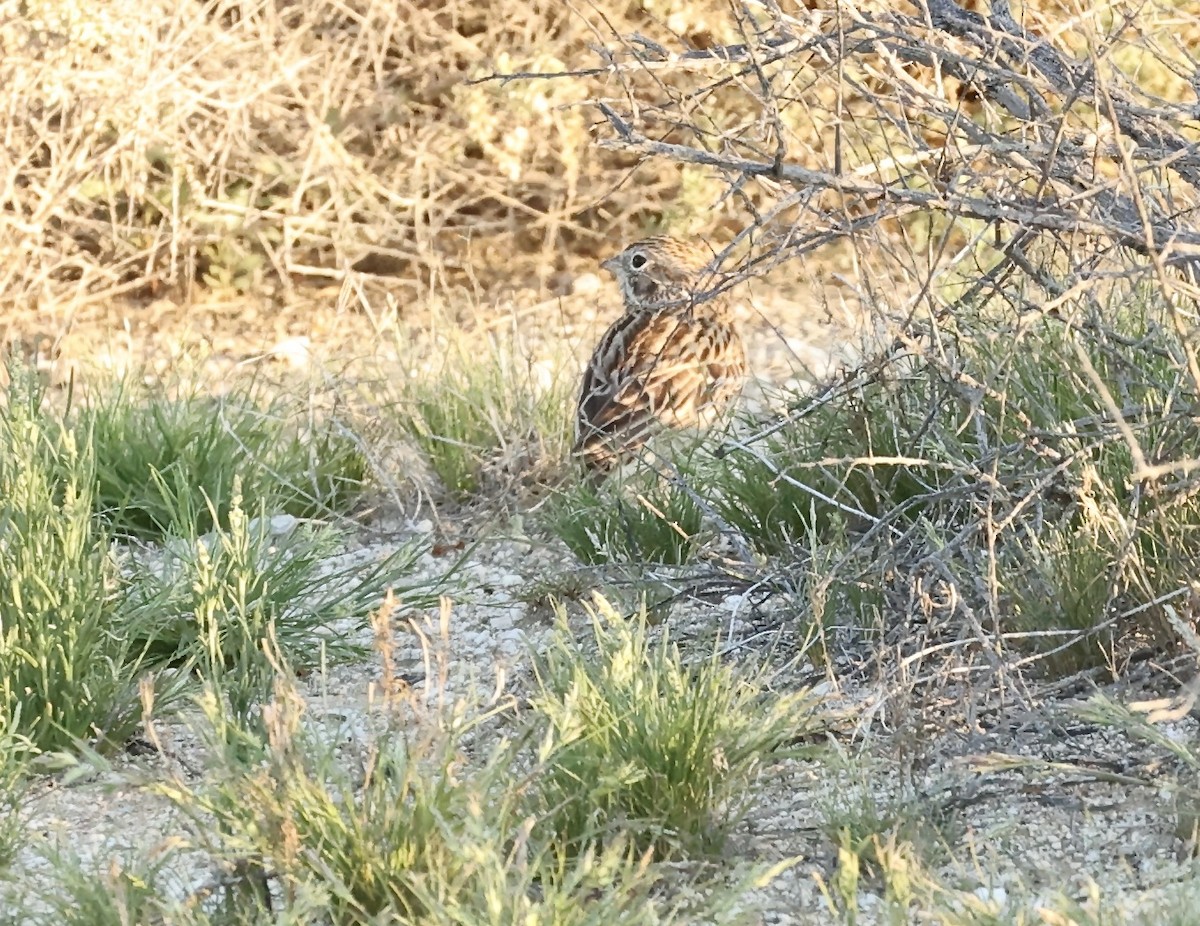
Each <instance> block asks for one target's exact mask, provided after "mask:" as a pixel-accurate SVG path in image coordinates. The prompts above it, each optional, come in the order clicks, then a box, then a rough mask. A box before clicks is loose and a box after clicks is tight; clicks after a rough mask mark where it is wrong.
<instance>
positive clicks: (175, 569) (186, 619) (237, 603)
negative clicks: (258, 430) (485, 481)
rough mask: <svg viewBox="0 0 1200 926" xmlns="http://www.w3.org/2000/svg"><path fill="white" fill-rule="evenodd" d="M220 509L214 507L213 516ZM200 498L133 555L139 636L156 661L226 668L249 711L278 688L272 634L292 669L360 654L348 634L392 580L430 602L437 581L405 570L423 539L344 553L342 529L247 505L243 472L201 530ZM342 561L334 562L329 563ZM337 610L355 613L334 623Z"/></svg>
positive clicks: (243, 710) (418, 602)
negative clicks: (151, 549)
mask: <svg viewBox="0 0 1200 926" xmlns="http://www.w3.org/2000/svg"><path fill="white" fill-rule="evenodd" d="M213 516H214V514H213V512H212V511H211V509H210V512H209V519H211V518H212V517H213ZM209 519H206V520H205V521H204V522H201V521H200V519H199V518H198V513H197V512H196V511H194V510H192V509H184V510H181V511H177V512H175V514H174V516H173V519H172V536H170V537H169V538H168V540H167V543H166V546H165V548H164V549H163V550H161V551H159V552H158V553H157V554H156V555H155V556H154V557H152V558H149V559H145V558H139V559H135V560H134V561H133V562H132V563H131V565H130V568H129V571H128V572H129V578H128V585H127V593H128V596H129V602H130V608H131V610H132V612H133V613H134V614H135V615H136V621H135V622H134V624H133V627H135V628H136V630H135V632H136V634H137V635H139V636H138V641H139V643H140V645H141V647H142V649H143V650H144V651H145V652H146V654H147V656H148V658H149V659H150V660H151V661H152V663H153V664H154V665H159V666H186V667H188V668H194V669H196V670H198V671H199V672H200V674H201V676H202V677H203V678H206V679H209V680H216V679H220V680H221V681H222V682H223V685H222V687H223V691H224V695H225V698H226V699H227V702H228V705H229V707H230V708H231V709H232V710H233V711H234V713H235V714H236V715H237V716H238V717H241V718H245V717H246V716H248V715H249V714H250V713H251V712H252V711H255V710H256V709H257V705H258V704H260V703H261V702H263V701H265V700H266V699H267V697H268V696H269V694H270V691H271V685H272V679H273V678H274V675H275V671H276V667H275V666H274V665H273V663H272V661H271V660H270V659H268V658H267V656H266V655H265V654H264V649H263V647H264V643H269V644H270V649H271V650H273V651H274V652H277V653H278V655H279V657H280V659H281V660H282V661H283V662H284V663H285V664H287V665H289V666H291V667H293V668H295V669H307V668H312V667H314V666H316V665H318V664H319V663H321V662H323V661H324V660H325V659H326V658H332V659H342V660H344V659H346V658H350V657H356V656H357V657H361V656H363V655H365V654H366V652H367V651H368V647H367V645H366V642H365V641H363V640H359V641H354V640H347V639H346V635H347V633H348V632H349V631H350V630H351V629H353V628H354V627H355V626H357V627H358V628H359V629H365V628H366V626H367V618H368V616H369V615H370V613H371V612H372V610H373V609H375V608H376V607H377V606H378V605H379V604H380V602H381V601H383V599H384V596H385V595H386V594H387V593H388V592H389V591H392V592H394V593H395V594H397V595H399V596H400V598H401V599H402V600H403V603H404V607H406V608H414V607H417V608H419V607H429V606H432V605H433V604H434V603H435V601H436V599H437V589H436V586H437V585H438V584H439V583H427V584H422V583H412V582H408V581H407V579H408V577H409V575H410V574H411V573H412V570H413V567H414V566H415V563H416V561H417V559H418V558H419V557H420V555H421V554H422V552H423V551H424V545H423V542H413V543H410V544H407V545H404V546H401V547H399V548H398V549H396V550H394V551H392V552H390V553H387V554H386V555H382V556H379V557H375V558H373V559H371V560H367V561H365V562H363V561H360V558H351V559H350V561H348V562H344V563H343V564H340V565H339V564H336V559H334V554H335V553H336V552H337V551H338V550H339V549H340V548H341V546H342V540H343V538H342V534H341V532H340V531H338V530H336V529H334V528H331V527H327V526H323V525H310V524H304V523H298V524H286V525H284V528H285V530H284V531H283V532H281V533H277V532H276V530H275V522H274V521H273V520H272V519H271V518H268V517H267V516H265V514H263V513H262V511H261V509H260V513H259V516H258V517H255V518H251V517H249V516H248V515H247V513H246V512H245V511H244V510H243V508H242V502H241V498H240V495H239V494H238V485H237V483H236V481H235V484H234V492H233V496H232V498H231V505H230V509H229V513H228V515H227V518H226V520H227V521H228V527H226V528H218V529H216V530H214V531H212V532H211V533H210V534H209V535H207V536H203V537H201V536H199V534H198V532H199V528H200V524H201V523H208V520H209ZM331 563H334V565H331ZM339 621H346V622H348V624H347V625H346V626H343V627H341V628H340V630H337V631H335V630H334V629H333V626H334V625H336V624H337V622H339Z"/></svg>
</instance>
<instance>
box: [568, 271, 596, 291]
mask: <svg viewBox="0 0 1200 926" xmlns="http://www.w3.org/2000/svg"><path fill="white" fill-rule="evenodd" d="M601 285H602V283H601V280H600V277H599V276H597V275H596V274H594V273H581V274H579V276H577V277H575V281H574V282H573V283H572V284H571V295H572V296H590V295H592V294H593V293H598V292H599V291H600V287H601Z"/></svg>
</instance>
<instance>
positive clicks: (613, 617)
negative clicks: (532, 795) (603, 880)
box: [532, 596, 819, 858]
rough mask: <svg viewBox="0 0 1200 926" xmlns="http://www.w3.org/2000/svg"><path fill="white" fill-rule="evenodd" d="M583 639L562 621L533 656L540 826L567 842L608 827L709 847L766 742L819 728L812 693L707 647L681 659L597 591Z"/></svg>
mask: <svg viewBox="0 0 1200 926" xmlns="http://www.w3.org/2000/svg"><path fill="white" fill-rule="evenodd" d="M590 642H591V643H592V644H593V645H594V646H595V648H596V650H597V651H596V652H590V651H588V649H586V648H584V647H582V646H581V645H580V644H577V643H576V642H575V641H574V640H573V638H572V637H570V636H569V635H568V634H567V633H566V632H565V631H564V632H563V633H561V634H560V635H559V637H558V640H557V642H556V643H555V644H554V645H553V646H552V647H551V648H550V649H549V651H548V652H547V653H546V655H545V657H544V659H543V660H542V662H541V664H540V666H539V668H538V684H539V690H538V693H537V694H536V695H535V696H534V698H533V699H532V703H533V707H534V710H535V711H536V712H537V713H538V714H539V715H540V717H541V721H540V723H541V726H542V727H543V730H542V733H543V739H542V743H543V745H542V748H541V750H540V760H541V763H542V766H543V768H542V769H541V770H540V773H539V775H538V777H537V781H536V795H537V796H536V799H535V800H536V808H537V811H536V812H537V814H538V816H539V820H540V823H539V826H540V827H542V828H544V830H545V831H546V832H549V833H551V834H553V836H552V837H551V838H552V840H553V841H554V842H555V843H556V844H557V845H559V846H560V847H562V848H563V849H565V850H566V851H568V852H571V851H579V850H581V849H582V848H584V847H586V846H588V845H590V844H592V843H595V842H597V841H599V842H601V843H603V842H605V841H607V840H610V839H616V838H628V839H630V840H632V843H633V845H634V847H635V848H636V849H637V851H639V852H642V851H652V852H653V853H654V854H655V855H656V856H657V857H661V858H677V857H681V856H684V857H691V856H696V855H708V854H713V853H717V852H719V851H720V849H721V846H722V845H723V844H724V841H725V838H726V836H727V834H728V832H729V827H730V825H731V822H732V821H733V820H735V819H736V818H737V816H738V813H739V811H740V810H741V809H742V807H743V806H744V805H745V802H746V800H747V793H748V790H749V788H750V785H751V783H752V782H753V780H754V778H755V775H756V774H757V772H758V771H759V770H760V769H761V768H762V767H763V764H764V763H765V762H766V761H767V760H768V757H769V756H770V754H771V753H772V751H774V750H775V749H777V748H778V747H780V746H781V745H783V744H784V743H787V742H789V741H792V740H795V739H797V738H800V737H803V736H805V735H807V734H809V733H812V732H813V731H815V730H816V729H817V728H818V726H819V722H818V720H817V718H816V702H815V700H814V698H813V697H812V696H811V695H809V694H808V693H807V692H805V691H801V692H797V693H793V694H790V695H784V696H776V695H770V694H768V693H767V691H766V687H765V681H764V680H763V679H762V678H759V677H755V676H747V675H741V674H739V673H738V672H737V671H736V670H734V669H732V668H730V667H728V666H725V665H723V664H722V663H721V661H720V657H719V656H718V655H716V654H715V653H714V655H713V656H712V657H710V658H708V659H706V660H704V661H703V662H701V663H699V664H697V665H689V664H687V663H685V662H684V660H683V657H682V656H681V655H680V653H679V650H678V649H677V648H676V647H675V646H674V645H673V644H672V643H671V642H670V640H669V639H668V637H667V636H666V634H665V633H664V634H663V635H662V637H661V638H660V639H659V640H658V641H653V640H652V639H651V637H650V633H649V631H648V628H647V624H646V617H645V614H644V613H642V614H641V615H639V616H638V618H636V619H635V620H633V621H632V622H629V621H627V620H626V619H625V618H624V617H623V616H621V615H619V614H618V613H616V612H615V611H614V610H613V608H612V606H611V605H609V604H608V602H607V601H605V600H604V599H603V598H602V597H599V596H597V598H596V604H595V608H594V610H593V611H592V640H591V641H590Z"/></svg>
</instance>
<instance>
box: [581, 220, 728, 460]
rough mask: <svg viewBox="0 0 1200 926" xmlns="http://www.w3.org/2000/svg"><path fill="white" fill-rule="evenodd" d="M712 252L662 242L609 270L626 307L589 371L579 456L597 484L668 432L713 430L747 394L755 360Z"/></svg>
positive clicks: (630, 253) (633, 250) (643, 245)
mask: <svg viewBox="0 0 1200 926" xmlns="http://www.w3.org/2000/svg"><path fill="white" fill-rule="evenodd" d="M712 260H713V253H712V251H711V249H709V248H708V247H707V246H705V245H701V244H698V243H693V242H690V241H684V240H681V239H679V238H672V237H667V236H657V237H652V238H645V239H643V240H641V241H636V242H634V243H633V244H631V245H629V246H628V247H626V248H625V249H624V250H623V251H621V252H620V253H619V254H617V255H615V256H614V257H610V258H609V259H607V260H605V261H603V262H602V263H601V264H600V266H601V268H603V269H604V270H607V271H608V272H609V273H611V274H612V275H613V276H614V277H616V280H617V283H618V285H619V286H620V289H621V295H622V297H623V299H624V303H625V310H624V312H623V314H622V315H621V316H620V318H618V319H617V320H616V321H615V322H613V324H612V325H611V326H610V327H609V328H608V330H607V331H605V333H604V335H603V337H601V338H600V342H599V343H598V344H597V345H596V349H595V351H594V352H593V353H592V357H591V360H590V361H589V362H588V365H587V367H586V368H585V370H584V373H583V383H582V385H581V387H580V390H579V403H578V408H577V413H576V429H575V447H574V453H575V455H576V456H577V457H578V458H579V459H580V460H581V461H582V463H583V466H584V468H585V470H587V471H588V472H589V473H590V474H591V475H592V477H593V481H602V480H603V478H604V477H605V476H606V475H607V474H608V473H609V472H611V471H612V470H613V469H614V468H615V467H616V466H618V465H620V464H621V463H624V462H625V461H627V460H629V459H631V458H632V457H634V456H635V455H636V454H637V453H638V451H640V450H641V448H642V447H643V446H644V445H645V443H646V441H647V440H649V438H650V437H651V436H653V435H654V434H656V433H658V432H659V431H662V430H664V429H668V428H671V429H674V428H689V427H705V426H707V425H709V424H711V423H712V421H713V420H714V419H715V418H716V417H718V416H719V415H720V414H721V413H722V412H723V411H724V410H725V409H726V408H727V407H728V406H729V405H730V403H731V402H732V401H733V399H734V398H735V397H736V395H737V394H738V393H739V392H740V391H741V388H742V382H743V380H744V379H745V375H746V353H745V348H744V347H743V346H742V339H741V336H740V335H739V333H738V331H737V328H736V327H735V326H734V322H733V312H732V307H731V305H730V303H729V299H728V297H727V296H726V295H725V294H724V293H716V294H713V293H710V292H706V291H705V290H706V289H712V287H713V285H714V284H715V282H716V280H717V277H716V276H715V275H714V274H713V272H712V269H711V264H712Z"/></svg>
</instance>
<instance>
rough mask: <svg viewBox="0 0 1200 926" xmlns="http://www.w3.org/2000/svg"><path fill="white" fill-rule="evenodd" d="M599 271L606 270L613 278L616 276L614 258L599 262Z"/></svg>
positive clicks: (615, 261) (615, 260)
mask: <svg viewBox="0 0 1200 926" xmlns="http://www.w3.org/2000/svg"><path fill="white" fill-rule="evenodd" d="M600 269H601V270H607V271H608V272H609V273H611V274H612V275H613V276H616V275H617V259H616V258H615V257H610V258H609V259H608V260H602V261H600Z"/></svg>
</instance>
